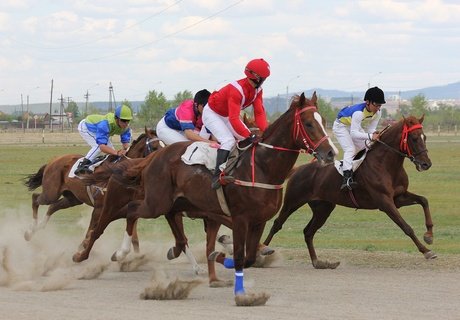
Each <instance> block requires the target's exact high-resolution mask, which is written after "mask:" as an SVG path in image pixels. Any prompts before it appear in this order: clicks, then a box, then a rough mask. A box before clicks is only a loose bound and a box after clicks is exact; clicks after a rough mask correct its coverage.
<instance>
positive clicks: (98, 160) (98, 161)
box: [69, 155, 115, 178]
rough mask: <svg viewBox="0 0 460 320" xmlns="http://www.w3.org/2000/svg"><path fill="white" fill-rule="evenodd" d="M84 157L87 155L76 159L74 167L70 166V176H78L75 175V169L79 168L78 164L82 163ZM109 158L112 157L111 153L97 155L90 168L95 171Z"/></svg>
mask: <svg viewBox="0 0 460 320" xmlns="http://www.w3.org/2000/svg"><path fill="white" fill-rule="evenodd" d="M84 158H85V157H82V158H80V159H78V160H77V161H75V163H74V164H73V166H72V168H70V171H69V178H75V177H77V176H76V175H75V170H76V169H77V168H78V165H79V164H80V162H82V161H83V159H84ZM109 158H110V156H109V155H103V156H99V157H97V158H96V159H94V161H93V163H92V164H91V165H90V166H89V169H90V170H91V171H93V172H94V169H96V168H97V167H99V166H100V165H101V164H102V163H103V162H104V161H106V160H107V159H109ZM113 162H115V160H113Z"/></svg>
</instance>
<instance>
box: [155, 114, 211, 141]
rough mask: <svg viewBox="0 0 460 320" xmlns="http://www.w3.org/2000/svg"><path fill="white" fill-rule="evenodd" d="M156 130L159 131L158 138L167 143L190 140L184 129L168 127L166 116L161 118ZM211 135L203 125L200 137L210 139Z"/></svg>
mask: <svg viewBox="0 0 460 320" xmlns="http://www.w3.org/2000/svg"><path fill="white" fill-rule="evenodd" d="M156 132H157V136H158V139H160V140H161V141H163V142H164V143H165V144H166V145H170V144H173V143H175V142H181V141H190V140H189V139H188V138H187V136H186V135H185V132H184V131H181V130H175V129H171V128H170V127H168V125H167V124H166V122H165V118H164V117H163V118H161V120H160V121H158V124H157V127H156ZM210 136H211V135H210V134H209V133H207V131H206V128H205V127H204V126H203V127H202V128H201V131H200V137H202V138H204V139H209V138H210Z"/></svg>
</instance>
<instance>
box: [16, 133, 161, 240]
mask: <svg viewBox="0 0 460 320" xmlns="http://www.w3.org/2000/svg"><path fill="white" fill-rule="evenodd" d="M161 144H162V142H161V141H159V140H158V138H157V137H156V132H155V131H154V130H148V129H147V128H145V133H142V134H141V135H140V136H139V137H138V138H137V139H136V140H134V141H133V142H132V144H131V146H130V148H129V150H128V152H127V153H126V158H140V157H145V156H147V155H148V154H150V153H151V152H153V151H155V150H157V149H158V148H160V147H161ZM81 157H83V156H82V155H78V154H68V155H64V156H61V157H59V158H56V159H53V160H51V161H50V162H49V163H47V164H45V165H43V166H42V167H41V168H40V169H39V170H38V171H37V172H36V173H34V174H31V175H29V176H27V177H26V178H25V179H24V184H25V185H26V186H27V187H28V189H29V191H33V190H35V189H37V188H38V187H40V186H41V187H42V193H33V194H32V210H33V211H32V216H33V223H32V225H31V226H30V228H29V230H27V231H26V232H25V234H24V237H25V239H26V240H30V239H31V238H32V236H33V234H34V233H35V232H36V231H37V230H39V229H43V228H45V226H46V224H47V223H48V221H49V219H50V217H51V215H52V214H53V213H55V212H56V211H58V210H61V209H67V208H71V207H74V206H77V205H81V204H83V203H85V204H87V205H89V206H94V201H95V199H94V197H95V196H96V195H95V194H94V195H93V191H94V190H91V188H90V187H87V186H86V184H85V183H84V182H83V181H82V180H81V179H80V178H79V177H72V178H70V177H69V172H70V169H71V168H72V166H73V165H74V164H75V162H76V161H77V160H78V159H80V158H81ZM124 158H125V157H123V158H121V159H120V160H123V159H124ZM116 159H118V157H116V156H110V159H107V160H108V161H104V163H103V164H102V165H101V166H100V167H97V168H96V170H95V172H97V171H98V170H100V169H101V168H104V167H106V166H110V165H111V161H110V160H112V161H114V160H116ZM99 194H100V193H99ZM40 205H49V208H48V210H47V212H46V215H45V216H44V217H43V219H42V220H41V221H40V222H39V221H38V208H39V206H40ZM96 219H97V213H95V212H94V211H93V214H92V217H91V224H90V226H89V228H88V230H89V229H91V228H92V225H93V224H94V222H95V221H96ZM136 238H137V233H136ZM134 241H135V239H134ZM134 243H136V241H135V242H134Z"/></svg>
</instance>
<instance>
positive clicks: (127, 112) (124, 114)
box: [115, 104, 133, 120]
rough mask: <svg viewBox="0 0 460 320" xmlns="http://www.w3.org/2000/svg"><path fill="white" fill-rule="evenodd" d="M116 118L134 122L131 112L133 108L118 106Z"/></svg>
mask: <svg viewBox="0 0 460 320" xmlns="http://www.w3.org/2000/svg"><path fill="white" fill-rule="evenodd" d="M115 117H117V118H118V119H121V120H132V119H133V113H132V111H131V108H130V107H128V106H127V105H125V104H123V105H121V106H118V107H117V108H116V109H115Z"/></svg>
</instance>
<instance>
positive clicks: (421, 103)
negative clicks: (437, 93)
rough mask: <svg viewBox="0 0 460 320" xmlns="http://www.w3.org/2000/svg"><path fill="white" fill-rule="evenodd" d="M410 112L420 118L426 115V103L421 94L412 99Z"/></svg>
mask: <svg viewBox="0 0 460 320" xmlns="http://www.w3.org/2000/svg"><path fill="white" fill-rule="evenodd" d="M410 101H411V108H410V112H411V114H412V115H413V116H418V117H420V116H421V115H422V114H424V115H428V113H429V111H430V110H429V109H428V101H427V100H426V99H425V96H424V95H423V94H418V95H416V96H415V97H413V98H412V99H411V100H410Z"/></svg>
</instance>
